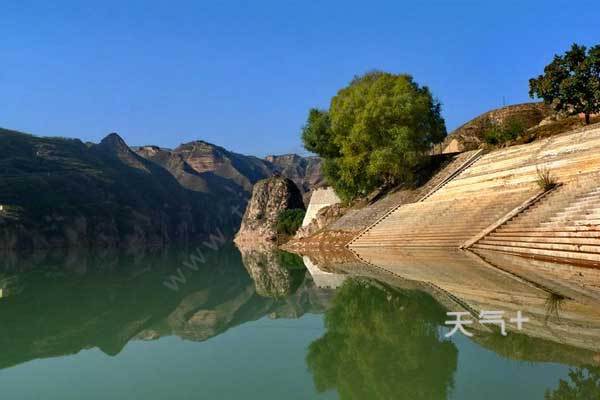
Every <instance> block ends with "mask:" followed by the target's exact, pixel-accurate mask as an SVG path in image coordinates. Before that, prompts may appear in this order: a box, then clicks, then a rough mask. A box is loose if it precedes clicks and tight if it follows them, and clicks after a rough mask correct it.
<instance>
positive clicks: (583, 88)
mask: <svg viewBox="0 0 600 400" xmlns="http://www.w3.org/2000/svg"><path fill="white" fill-rule="evenodd" d="M529 95H530V96H531V97H534V96H535V97H539V98H542V99H544V102H545V103H546V104H549V105H550V106H552V107H553V108H554V109H555V110H556V111H560V112H565V113H567V114H570V115H575V114H579V113H584V114H585V122H586V124H589V123H590V115H591V114H593V113H597V112H600V45H596V46H594V47H592V48H590V49H589V51H587V49H586V47H585V46H579V45H577V44H573V46H572V47H571V50H569V51H567V52H566V53H565V54H564V55H562V56H559V55H555V56H554V59H553V60H552V62H551V63H550V64H548V65H547V66H546V67H545V68H544V74H543V75H539V76H538V77H537V78H534V79H530V80H529Z"/></svg>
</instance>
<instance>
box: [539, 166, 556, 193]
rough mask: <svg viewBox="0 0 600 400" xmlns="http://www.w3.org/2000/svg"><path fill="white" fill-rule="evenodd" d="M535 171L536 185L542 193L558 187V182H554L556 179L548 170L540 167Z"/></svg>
mask: <svg viewBox="0 0 600 400" xmlns="http://www.w3.org/2000/svg"><path fill="white" fill-rule="evenodd" d="M536 170H537V181H536V182H537V184H538V186H539V187H540V189H542V190H544V191H548V190H550V189H554V188H555V187H556V185H558V182H557V181H556V178H555V177H554V176H553V175H552V173H551V172H550V170H549V169H548V168H547V167H542V168H539V167H537V168H536Z"/></svg>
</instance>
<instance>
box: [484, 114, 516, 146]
mask: <svg viewBox="0 0 600 400" xmlns="http://www.w3.org/2000/svg"><path fill="white" fill-rule="evenodd" d="M523 132H525V125H524V124H523V121H521V120H520V119H518V118H509V119H507V120H506V121H504V122H503V123H502V124H498V123H496V122H493V121H488V122H487V127H486V129H485V130H484V132H483V140H484V141H485V142H486V143H487V144H491V145H494V146H496V145H500V144H504V143H506V142H510V141H512V140H515V139H517V138H518V137H519V136H520V135H522V134H523Z"/></svg>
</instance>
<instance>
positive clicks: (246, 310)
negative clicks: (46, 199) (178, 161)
mask: <svg viewBox="0 0 600 400" xmlns="http://www.w3.org/2000/svg"><path fill="white" fill-rule="evenodd" d="M192 252H193V249H192V250H172V251H168V252H160V253H153V254H152V253H143V254H122V253H116V254H115V253H111V252H105V253H98V252H85V251H82V252H79V253H77V254H64V253H61V254H44V255H32V256H29V257H25V256H19V257H16V256H6V257H5V258H4V259H3V262H2V264H1V265H2V271H3V272H1V273H0V288H2V298H0V397H1V398H2V399H44V400H49V399H57V400H58V399H60V400H66V399H144V400H151V399H261V400H263V399H265V400H267V399H320V398H323V399H338V398H339V399H411V400H417V399H460V400H475V399H477V400H481V399H485V400H496V399H497V400H507V399H511V400H514V399H544V398H545V396H546V398H547V399H550V400H559V399H560V400H563V399H586V400H587V399H590V400H593V399H600V392H599V391H598V378H599V376H600V374H599V371H598V369H595V368H594V367H590V366H586V365H584V364H582V363H579V362H576V361H573V360H574V359H576V358H574V357H572V356H571V354H569V352H572V349H571V348H569V347H567V346H561V345H560V344H549V343H547V342H542V341H540V340H537V339H533V338H528V337H521V336H518V335H517V336H515V335H513V336H512V339H511V338H508V339H507V338H503V337H496V336H490V337H486V338H479V339H472V338H467V337H465V336H458V335H456V336H454V337H452V339H451V340H448V339H445V337H444V334H445V333H446V332H447V329H446V327H445V326H444V320H445V319H446V315H445V312H446V310H445V309H444V308H443V307H442V306H441V305H440V304H439V303H438V302H436V300H435V299H433V298H432V297H431V296H430V295H428V294H426V293H424V292H419V291H415V290H413V291H410V290H404V289H398V288H394V287H392V286H390V285H388V284H386V283H385V282H377V281H373V280H369V279H361V278H360V277H349V278H348V279H346V281H345V282H344V283H343V284H342V285H341V286H340V287H338V288H336V289H332V288H323V287H318V286H317V285H316V284H315V282H314V281H313V279H312V278H311V275H310V274H309V273H308V271H307V270H306V269H305V268H304V266H303V263H302V259H301V258H299V257H296V256H292V255H289V254H282V253H276V254H271V253H269V254H260V253H256V254H253V255H252V256H251V257H244V258H243V259H242V257H241V256H240V254H239V252H238V250H237V249H235V248H234V247H233V246H229V245H228V246H225V247H224V248H223V249H221V250H219V251H218V252H208V253H204V254H203V256H204V258H205V259H204V260H202V261H201V262H199V261H198V260H196V265H195V266H194V268H193V269H191V268H187V267H185V265H186V263H188V265H189V263H190V254H191V253H192ZM178 271H181V272H182V273H183V278H182V277H181V276H180V277H179V278H180V279H179V280H176V281H177V284H176V285H175V286H176V287H173V285H168V284H167V285H165V283H166V282H167V283H168V282H171V283H172V282H173V281H172V280H171V278H170V277H172V276H173V275H174V274H177V272H178ZM168 286H170V287H168ZM540 352H542V353H544V354H547V353H551V354H552V356H548V357H546V358H544V357H541V356H540V354H539V353H540ZM563 356H564V357H563ZM540 359H545V361H544V362H539V360H540ZM583 359H585V357H583ZM534 360H538V361H534ZM564 360H569V361H564ZM570 373H571V376H569V374H570ZM561 381H562V383H561ZM582 396H583V397H582Z"/></svg>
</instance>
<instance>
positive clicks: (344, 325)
mask: <svg viewBox="0 0 600 400" xmlns="http://www.w3.org/2000/svg"><path fill="white" fill-rule="evenodd" d="M444 319H445V312H444V309H443V308H442V307H440V305H439V304H438V303H437V302H436V301H435V300H434V299H433V298H431V296H429V295H427V294H425V293H423V292H417V291H399V290H396V289H393V288H390V287H387V286H382V285H380V284H372V283H369V282H362V281H357V280H347V281H346V282H345V283H344V285H343V286H342V287H341V288H340V289H338V291H337V292H336V295H335V298H334V299H333V302H332V305H331V308H330V309H329V310H328V311H327V312H326V315H325V324H326V328H327V332H326V333H325V335H324V336H323V337H321V338H320V339H318V340H316V341H315V342H313V343H312V344H311V345H310V346H309V350H308V355H307V358H306V361H307V364H308V368H309V370H310V371H311V373H312V374H313V379H314V382H315V386H316V388H317V390H319V391H326V390H331V389H337V392H338V393H339V396H340V399H342V400H344V399H374V400H376V399H411V400H420V399H423V400H425V399H427V400H431V399H439V400H442V399H446V398H448V395H449V393H450V390H451V388H452V387H453V374H454V372H455V371H456V367H457V357H458V351H457V349H456V347H455V345H454V344H453V343H452V342H450V341H448V340H446V339H444V338H443V337H441V336H442V333H441V331H440V329H439V326H440V325H443V321H444Z"/></svg>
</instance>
